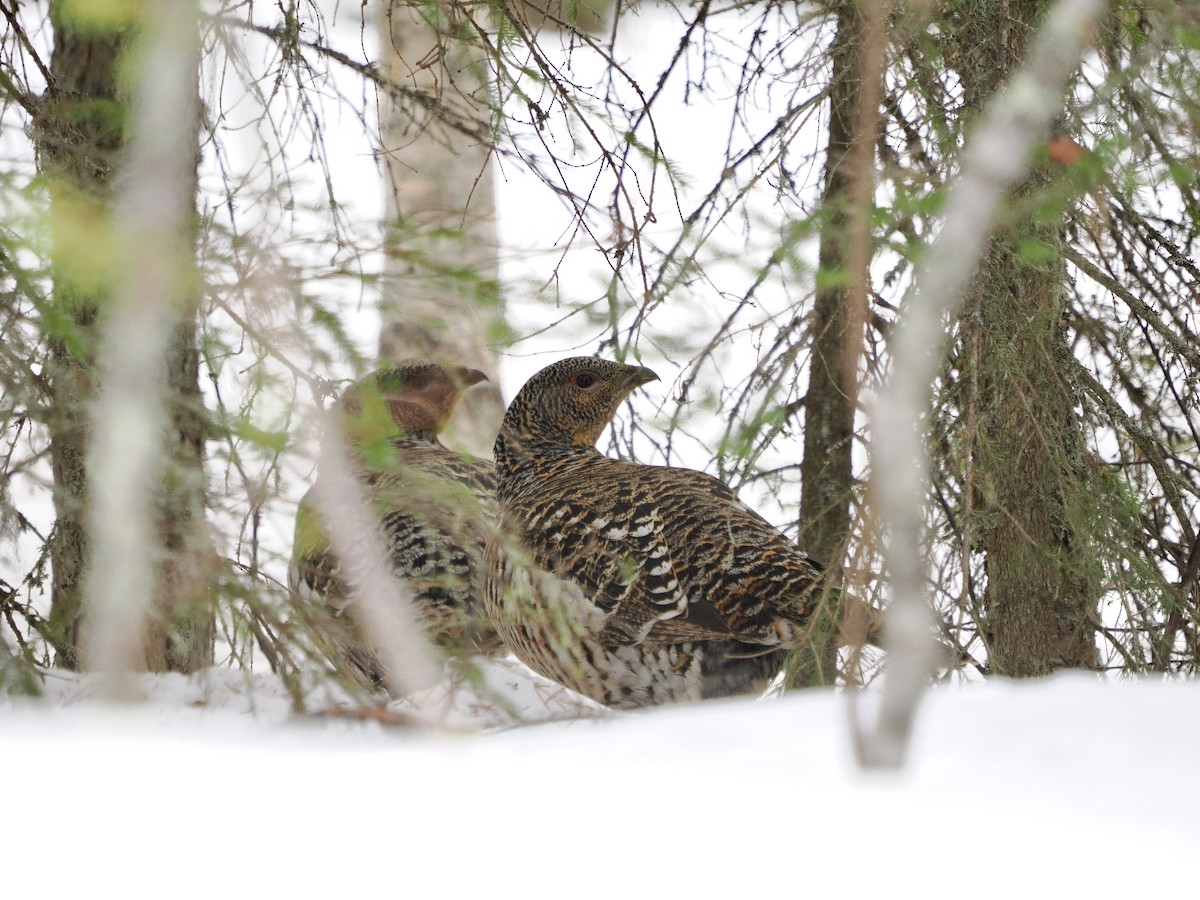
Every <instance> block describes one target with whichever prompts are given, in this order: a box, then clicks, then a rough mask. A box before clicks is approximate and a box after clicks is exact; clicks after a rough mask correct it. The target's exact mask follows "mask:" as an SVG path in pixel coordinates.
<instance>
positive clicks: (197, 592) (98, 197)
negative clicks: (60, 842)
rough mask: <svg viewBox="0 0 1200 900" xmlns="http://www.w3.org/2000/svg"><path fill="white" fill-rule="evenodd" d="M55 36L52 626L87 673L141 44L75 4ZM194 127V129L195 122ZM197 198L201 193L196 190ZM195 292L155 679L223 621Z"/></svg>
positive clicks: (40, 126)
mask: <svg viewBox="0 0 1200 900" xmlns="http://www.w3.org/2000/svg"><path fill="white" fill-rule="evenodd" d="M50 16H51V22H52V25H53V27H54V50H53V55H52V57H51V64H50V74H51V79H52V81H51V84H50V85H48V87H47V90H46V93H45V94H44V95H43V98H42V111H41V116H40V117H39V121H38V122H37V147H38V153H39V164H40V168H41V171H42V174H43V175H44V177H45V179H46V181H47V184H48V185H49V191H50V199H51V208H50V220H51V229H52V245H51V253H52V263H53V269H54V300H53V303H54V313H55V315H54V319H53V320H52V321H51V320H47V322H46V323H45V327H46V331H47V334H48V342H47V343H48V348H49V352H48V357H49V358H48V361H47V362H48V366H47V368H48V375H49V383H50V391H51V398H50V399H51V403H50V408H51V413H50V415H49V416H48V418H47V421H46V425H47V428H48V430H49V433H50V455H51V465H52V469H53V473H54V504H55V517H56V519H55V526H54V530H53V534H52V537H51V542H52V543H51V551H50V558H51V566H52V571H53V575H52V582H51V612H50V625H51V629H52V639H53V641H54V643H55V649H56V663H57V664H58V665H60V666H65V667H68V668H78V666H79V665H80V658H79V628H80V622H81V618H82V613H83V597H82V588H83V577H84V572H85V569H86V567H87V566H88V565H89V563H90V559H89V552H90V551H89V544H90V542H89V540H88V534H87V531H86V527H85V522H86V512H87V504H88V494H89V489H88V477H89V476H88V472H87V469H86V463H87V455H88V450H89V437H90V435H89V428H88V417H89V415H90V412H91V406H92V402H93V400H94V398H95V396H96V392H97V389H98V385H97V377H98V375H97V370H96V344H97V332H98V329H99V327H100V323H101V319H102V314H103V310H104V308H105V306H106V303H107V301H108V298H109V297H110V294H111V290H112V283H113V273H112V272H111V271H108V270H107V268H106V265H107V262H106V261H107V260H109V259H111V258H112V257H111V247H110V246H108V245H109V244H111V242H112V240H113V236H114V231H113V226H112V213H113V181H114V175H115V173H116V169H117V165H118V156H119V155H120V153H121V152H122V150H123V149H124V147H125V143H126V137H127V133H126V125H127V120H128V116H129V98H128V96H127V95H126V94H125V91H124V88H123V85H122V83H121V78H122V73H121V71H120V68H121V56H122V54H123V52H124V50H125V48H126V47H127V46H128V44H129V42H130V40H131V37H132V35H131V34H130V31H129V29H128V28H121V29H113V28H106V27H99V26H97V24H96V23H94V22H92V23H89V24H88V25H87V26H86V27H81V26H80V25H78V24H77V21H76V20H75V19H74V18H73V13H72V11H71V5H70V4H65V3H61V2H52V3H51V4H50ZM197 125H198V123H197ZM192 194H193V196H194V194H195V185H194V183H193V189H192ZM197 298H198V291H197V293H196V294H193V296H192V297H191V298H190V300H189V301H188V304H187V305H188V308H187V309H185V310H181V311H180V319H179V325H178V326H177V327H176V329H175V333H174V335H173V340H172V342H171V346H170V350H169V354H168V357H167V359H166V360H165V371H166V381H167V385H168V401H167V402H168V414H169V421H170V429H171V431H170V433H171V435H172V438H171V439H168V441H167V442H166V444H165V447H166V449H167V459H166V461H165V466H164V471H165V477H164V482H163V484H162V485H161V487H160V490H159V496H158V501H157V506H158V524H159V536H160V538H159V542H158V546H157V547H154V548H147V552H148V553H153V554H155V556H156V558H157V559H158V560H159V561H160V563H161V566H160V574H161V580H160V586H159V589H158V593H157V595H156V597H155V604H154V614H153V617H152V619H151V621H150V623H149V625H148V628H147V633H146V636H145V651H146V653H145V658H146V665H147V667H148V668H150V669H152V670H165V669H175V670H180V671H194V670H195V669H198V668H201V667H203V666H205V665H208V664H210V663H211V659H212V643H213V616H212V611H211V608H210V606H209V604H208V603H207V602H205V600H206V594H207V584H208V581H209V578H210V575H211V573H212V571H213V570H214V552H213V550H212V547H211V543H210V541H209V539H208V535H207V532H206V530H205V518H204V513H205V492H204V465H203V463H204V457H203V453H204V434H205V424H204V423H205V418H204V413H203V404H202V401H201V398H200V389H199V354H198V351H197V346H198V336H197V308H198V304H197Z"/></svg>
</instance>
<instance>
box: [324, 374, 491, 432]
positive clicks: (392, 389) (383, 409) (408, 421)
mask: <svg viewBox="0 0 1200 900" xmlns="http://www.w3.org/2000/svg"><path fill="white" fill-rule="evenodd" d="M481 381H487V376H486V375H484V374H483V373H482V372H480V371H479V370H478V369H468V368H467V367H466V366H460V365H457V364H455V363H448V362H431V361H427V360H406V361H404V362H399V363H396V364H394V365H391V366H387V367H385V368H382V369H379V370H377V371H375V372H372V373H371V374H370V375H367V376H366V377H365V378H361V379H359V380H358V381H356V382H354V383H353V384H352V385H350V386H349V387H348V388H346V390H345V391H344V392H343V393H342V396H341V397H340V398H339V400H338V414H339V418H340V420H341V426H342V429H343V431H344V432H345V435H346V438H347V439H348V440H349V442H350V444H351V445H352V446H355V447H367V446H369V445H372V444H385V443H386V442H388V441H390V440H392V439H394V438H400V437H412V438H418V439H421V440H427V441H434V440H437V436H438V434H439V433H440V432H441V430H442V429H443V428H445V427H446V423H447V421H449V419H450V414H451V413H453V412H454V407H455V405H456V404H457V403H458V398H459V397H460V396H461V395H462V392H463V391H465V390H466V389H467V388H469V387H471V385H475V384H479V383H480V382H481Z"/></svg>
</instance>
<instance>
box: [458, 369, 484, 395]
mask: <svg viewBox="0 0 1200 900" xmlns="http://www.w3.org/2000/svg"><path fill="white" fill-rule="evenodd" d="M452 371H453V375H454V382H455V383H456V384H457V385H458V386H459V389H460V390H464V391H465V390H466V389H467V388H469V387H471V386H472V385H476V384H479V383H480V382H482V381H487V380H488V377H487V376H486V375H485V374H483V373H482V372H480V371H479V370H478V369H468V368H467V367H466V366H454V367H453V369H452Z"/></svg>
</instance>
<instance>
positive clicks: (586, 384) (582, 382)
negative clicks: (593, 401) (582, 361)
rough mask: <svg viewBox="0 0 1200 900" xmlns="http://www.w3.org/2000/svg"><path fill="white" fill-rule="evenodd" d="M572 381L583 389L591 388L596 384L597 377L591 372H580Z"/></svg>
mask: <svg viewBox="0 0 1200 900" xmlns="http://www.w3.org/2000/svg"><path fill="white" fill-rule="evenodd" d="M571 380H572V381H573V382H575V384H576V385H578V386H579V387H581V388H590V387H591V386H592V385H593V384H595V383H596V376H595V375H593V374H592V373H591V372H580V373H579V374H578V375H576V376H575V377H574V378H572V379H571Z"/></svg>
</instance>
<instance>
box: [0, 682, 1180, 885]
mask: <svg viewBox="0 0 1200 900" xmlns="http://www.w3.org/2000/svg"><path fill="white" fill-rule="evenodd" d="M139 688H140V691H141V693H142V694H144V695H145V699H144V700H143V701H142V702H139V703H135V704H129V705H125V706H119V707H115V706H110V705H105V704H104V703H102V702H100V701H99V700H97V699H96V697H95V695H97V694H98V691H97V683H96V682H95V681H94V679H92V678H87V677H85V678H79V677H70V678H68V677H65V676H57V675H52V677H51V681H50V684H49V685H48V694H49V700H48V701H43V702H41V703H40V704H31V703H29V702H26V701H16V700H4V701H0V761H2V785H3V786H2V787H0V797H2V798H3V801H2V805H0V859H3V861H4V863H3V867H2V868H3V874H0V884H3V885H4V887H3V888H2V889H0V893H2V894H3V896H5V897H12V898H18V897H33V896H38V897H67V896H71V897H79V896H88V895H95V896H102V897H107V896H114V897H115V896H125V897H143V896H147V897H148V896H154V897H217V896H221V897H251V896H262V897H315V896H332V897H344V896H358V895H359V894H358V892H364V893H365V892H369V895H370V896H380V897H387V896H396V897H401V896H405V897H409V896H411V897H422V898H423V897H462V896H468V897H480V896H489V897H491V896H495V897H508V896H517V897H522V898H527V897H556V898H558V897H562V898H573V897H614V898H615V897H623V898H629V900H632V898H638V897H648V896H664V895H665V894H660V893H658V892H659V891H667V892H675V891H683V892H686V895H688V896H697V897H719V896H731V897H732V896H736V897H748V896H755V895H757V894H759V893H760V892H762V891H771V892H773V895H777V896H786V897H799V898H803V897H812V896H826V897H828V896H840V897H849V898H854V897H882V896H887V895H892V896H919V897H953V898H956V900H957V898H975V897H1019V898H1027V897H1028V898H1040V897H1052V896H1053V897H1061V898H1074V897H1088V898H1093V897H1158V896H1161V897H1179V898H1183V897H1190V896H1195V891H1196V890H1197V880H1196V872H1197V868H1196V865H1197V858H1198V857H1200V765H1197V760H1198V759H1200V749H1198V748H1200V685H1197V684H1194V683H1187V684H1162V683H1156V684H1150V683H1144V682H1143V683H1125V684H1101V683H1098V682H1097V681H1096V680H1095V679H1093V678H1090V677H1087V676H1083V675H1073V676H1061V677H1058V678H1054V679H1051V680H1048V681H1043V682H1028V683H1006V682H1000V681H993V682H991V683H989V684H986V685H977V686H972V687H965V688H964V687H959V688H942V689H938V690H935V691H933V692H932V693H931V694H930V695H929V697H928V699H927V703H926V704H925V706H924V707H923V709H922V714H921V717H920V720H919V727H918V732H917V736H916V743H915V746H914V748H913V753H912V759H911V763H910V765H909V766H908V768H907V769H905V770H904V771H901V772H899V773H877V772H876V773H866V772H863V771H861V770H859V769H858V768H856V766H855V764H854V761H853V754H852V750H851V741H850V737H849V728H848V708H847V701H846V697H845V695H842V694H835V693H833V692H825V691H819V692H810V693H804V694H798V695H791V696H788V697H785V698H782V699H777V700H768V701H761V702H752V701H745V702H729V703H707V704H701V705H696V706H691V707H675V708H664V709H657V710H650V711H646V712H641V713H635V714H622V715H605V716H600V717H576V718H574V719H572V720H571V721H555V722H552V723H548V724H541V725H535V726H525V727H520V728H508V729H503V730H493V731H490V732H487V733H474V734H472V733H466V732H463V731H461V730H442V731H436V732H433V731H417V730H414V729H411V728H406V727H404V726H398V725H388V724H384V723H380V722H376V721H354V720H348V719H342V718H335V717H326V716H317V717H304V718H299V717H294V716H292V715H291V714H290V713H289V711H288V710H289V704H288V701H287V699H286V696H285V694H284V693H283V691H282V690H281V689H280V688H279V687H278V686H276V685H275V684H274V683H273V682H272V681H271V680H269V679H267V678H264V677H262V676H254V677H251V678H247V677H245V676H243V675H241V674H238V673H231V672H212V673H205V674H203V675H201V676H197V677H195V678H192V679H185V678H183V677H182V676H163V677H156V678H152V679H144V680H142V681H140V682H139ZM564 710H566V707H564V706H559V707H557V708H556V711H557V713H558V714H560V715H561V714H562V713H563V712H564ZM652 892H654V893H652ZM818 892H820V893H819V894H818Z"/></svg>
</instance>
